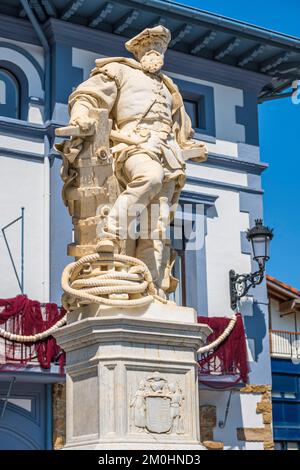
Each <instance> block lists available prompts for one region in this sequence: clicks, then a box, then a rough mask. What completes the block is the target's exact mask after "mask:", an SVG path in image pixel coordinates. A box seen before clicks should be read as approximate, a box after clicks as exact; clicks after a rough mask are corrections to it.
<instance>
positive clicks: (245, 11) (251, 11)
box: [177, 0, 300, 289]
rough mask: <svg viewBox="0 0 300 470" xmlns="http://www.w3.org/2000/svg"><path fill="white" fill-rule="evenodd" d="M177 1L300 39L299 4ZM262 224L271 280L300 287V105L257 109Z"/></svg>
mask: <svg viewBox="0 0 300 470" xmlns="http://www.w3.org/2000/svg"><path fill="white" fill-rule="evenodd" d="M177 3H181V4H185V5H189V6H193V7H196V8H199V9H202V10H206V11H209V12H212V13H217V14H220V15H223V16H228V17H230V18H234V19H237V20H241V21H246V22H248V23H252V24H255V25H258V26H262V27H264V28H268V29H272V30H275V31H279V32H281V33H285V34H289V35H293V36H297V37H300V0H285V1H284V0H264V1H263V0H251V1H241V0H180V1H178V2H177ZM259 128H260V147H261V160H262V161H263V162H266V163H268V164H269V165H270V166H269V168H268V169H267V170H266V171H265V173H264V176H263V188H264V190H265V195H264V220H265V222H266V223H267V224H268V225H270V226H271V227H274V232H275V237H274V239H273V241H272V244H271V259H270V261H269V262H268V266H267V271H268V273H269V274H270V275H271V276H274V277H277V278H278V279H279V280H281V281H283V282H286V283H288V284H291V285H292V286H294V287H297V288H298V289H300V190H299V186H300V104H298V105H295V104H292V102H291V100H290V99H289V98H285V99H280V100H276V101H269V102H266V103H264V104H261V105H259Z"/></svg>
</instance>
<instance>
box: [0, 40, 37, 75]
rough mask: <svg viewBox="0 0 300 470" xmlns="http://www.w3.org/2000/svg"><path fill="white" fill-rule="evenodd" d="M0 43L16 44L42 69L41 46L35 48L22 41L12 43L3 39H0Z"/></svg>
mask: <svg viewBox="0 0 300 470" xmlns="http://www.w3.org/2000/svg"><path fill="white" fill-rule="evenodd" d="M0 41H5V42H9V43H11V44H16V45H17V46H19V47H22V48H23V49H25V51H26V52H29V54H31V55H32V57H34V58H35V60H36V61H37V62H38V63H39V65H40V66H41V67H42V69H43V68H44V50H43V48H42V47H41V46H36V45H35V44H28V43H26V42H22V41H14V40H13V39H7V38H4V37H0Z"/></svg>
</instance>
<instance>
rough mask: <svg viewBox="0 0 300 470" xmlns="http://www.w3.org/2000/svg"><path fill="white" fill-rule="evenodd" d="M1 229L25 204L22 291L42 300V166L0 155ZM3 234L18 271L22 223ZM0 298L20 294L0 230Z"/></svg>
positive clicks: (30, 296)
mask: <svg viewBox="0 0 300 470" xmlns="http://www.w3.org/2000/svg"><path fill="white" fill-rule="evenodd" d="M0 166H1V172H0V228H2V227H3V226H5V225H7V224H9V223H10V222H12V221H13V220H14V219H16V218H17V217H19V216H20V215H21V207H25V257H24V258H25V259H24V261H25V263H24V267H25V272H24V279H25V293H26V294H27V295H28V297H29V298H31V299H36V300H45V299H44V298H43V296H44V284H43V281H44V277H43V276H44V259H43V254H44V236H45V234H44V230H43V222H44V219H43V214H44V165H43V160H41V163H39V162H33V161H28V160H22V159H17V158H10V157H5V156H0ZM5 233H6V237H7V239H8V243H9V245H10V248H11V253H12V255H13V258H14V260H15V263H16V266H17V270H18V273H20V272H21V271H20V268H21V256H20V242H21V223H20V222H17V223H16V224H14V225H12V226H11V227H9V228H8V229H7V230H6V232H5ZM0 259H1V270H0V297H1V298H9V297H14V296H16V295H17V294H19V293H20V289H19V287H18V283H17V280H16V277H15V274H14V272H13V267H12V264H11V262H10V259H9V255H8V252H7V249H6V246H5V243H4V239H3V235H2V232H0Z"/></svg>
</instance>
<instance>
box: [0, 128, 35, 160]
mask: <svg viewBox="0 0 300 470" xmlns="http://www.w3.org/2000/svg"><path fill="white" fill-rule="evenodd" d="M0 147H4V148H8V149H11V150H18V151H24V152H29V153H30V152H32V153H35V154H39V155H44V142H43V141H41V140H40V141H38V140H33V139H32V138H25V137H23V138H20V137H15V136H11V135H7V134H4V133H1V132H0Z"/></svg>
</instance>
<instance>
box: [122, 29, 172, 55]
mask: <svg viewBox="0 0 300 470" xmlns="http://www.w3.org/2000/svg"><path fill="white" fill-rule="evenodd" d="M170 40H171V33H170V31H169V30H168V29H167V28H165V27H164V26H162V25H159V26H155V27H154V28H146V29H144V30H143V31H142V32H141V33H139V34H138V35H137V36H134V38H131V39H129V41H127V42H126V43H125V47H126V49H127V50H128V51H129V52H131V53H132V54H133V55H135V56H137V55H138V52H139V51H140V50H141V49H145V48H147V49H149V50H150V49H156V48H158V49H159V50H161V51H162V52H165V51H166V50H167V47H168V44H169V42H170Z"/></svg>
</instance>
